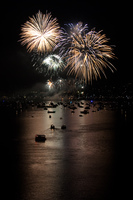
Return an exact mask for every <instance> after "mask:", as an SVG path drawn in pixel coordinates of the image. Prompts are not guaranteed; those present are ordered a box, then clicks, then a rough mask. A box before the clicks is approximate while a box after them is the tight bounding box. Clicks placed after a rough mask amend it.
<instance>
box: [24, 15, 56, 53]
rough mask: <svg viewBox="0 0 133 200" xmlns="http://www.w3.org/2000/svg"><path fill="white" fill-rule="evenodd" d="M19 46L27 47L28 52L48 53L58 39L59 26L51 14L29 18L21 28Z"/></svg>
mask: <svg viewBox="0 0 133 200" xmlns="http://www.w3.org/2000/svg"><path fill="white" fill-rule="evenodd" d="M21 31H22V32H21V34H20V35H21V44H22V45H27V50H28V51H29V52H31V51H33V50H36V51H38V52H50V51H52V49H53V47H54V46H55V45H56V44H57V42H58V41H59V38H60V26H59V24H58V22H57V19H56V18H52V15H51V13H48V14H47V13H46V14H42V13H41V12H40V11H39V12H38V13H37V14H36V16H33V17H30V18H29V21H27V22H26V23H25V24H24V25H23V26H22V28H21Z"/></svg>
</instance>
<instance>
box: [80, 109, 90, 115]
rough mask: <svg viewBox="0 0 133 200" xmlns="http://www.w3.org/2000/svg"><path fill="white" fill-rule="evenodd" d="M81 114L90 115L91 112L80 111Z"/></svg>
mask: <svg viewBox="0 0 133 200" xmlns="http://www.w3.org/2000/svg"><path fill="white" fill-rule="evenodd" d="M80 113H82V114H88V113H89V112H88V110H83V111H80Z"/></svg>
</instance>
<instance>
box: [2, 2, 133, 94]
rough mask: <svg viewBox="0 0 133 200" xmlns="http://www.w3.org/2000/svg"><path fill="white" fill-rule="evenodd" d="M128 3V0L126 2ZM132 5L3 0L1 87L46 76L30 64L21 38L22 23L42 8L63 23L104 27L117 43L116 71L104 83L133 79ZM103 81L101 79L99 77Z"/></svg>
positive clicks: (22, 84) (26, 84) (29, 83)
mask: <svg viewBox="0 0 133 200" xmlns="http://www.w3.org/2000/svg"><path fill="white" fill-rule="evenodd" d="M126 3H127V2H126ZM129 8H130V5H129V4H123V2H121V4H120V2H119V5H118V4H117V2H116V1H114V0H113V1H104V2H103V1H97V0H95V1H89V0H88V1H83V0H82V1H62V2H61V1H50V0H49V1H48V0H47V1H45V0H43V1H42V0H36V1H34V0H32V1H28V0H27V1H25V0H23V1H4V2H2V3H1V12H0V13H1V33H0V34H1V64H0V68H1V70H0V90H1V91H4V90H15V89H18V88H23V87H31V86H32V85H34V84H35V83H37V82H39V81H41V80H43V78H42V76H40V75H39V74H37V72H35V70H34V69H33V67H32V65H31V58H30V55H29V53H27V51H26V47H22V46H21V44H20V42H19V39H20V36H19V34H20V32H21V25H23V24H24V23H25V22H26V21H27V20H28V19H29V16H32V15H35V14H36V13H37V12H38V11H39V10H40V11H41V12H42V13H46V11H48V12H51V14H52V17H56V18H57V19H58V22H59V24H60V26H61V27H64V24H67V23H73V24H75V23H77V22H79V21H82V22H83V24H85V23H87V24H88V27H89V29H92V28H94V27H95V29H96V31H100V30H103V33H105V34H106V36H107V38H110V44H112V45H115V46H116V47H115V49H114V53H115V54H116V56H117V58H118V59H116V60H114V61H113V64H114V65H115V67H116V68H117V71H116V72H115V73H114V74H112V73H111V72H110V73H109V76H108V79H107V80H106V79H104V81H105V83H106V82H108V81H110V80H111V81H112V82H119V81H120V82H123V81H132V74H131V73H132V72H131V70H132V68H131V65H132V64H131V59H132V56H131V53H130V52H131V38H132V35H131V34H132V33H131V31H130V29H131V23H130V21H131V18H130V9H129ZM98 81H99V83H100V81H101V80H100V79H99V80H98Z"/></svg>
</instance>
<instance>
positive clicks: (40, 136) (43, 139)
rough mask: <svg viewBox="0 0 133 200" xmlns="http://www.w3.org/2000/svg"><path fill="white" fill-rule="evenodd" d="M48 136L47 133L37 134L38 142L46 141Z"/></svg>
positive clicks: (36, 139)
mask: <svg viewBox="0 0 133 200" xmlns="http://www.w3.org/2000/svg"><path fill="white" fill-rule="evenodd" d="M45 140H46V136H45V135H35V141H36V142H45Z"/></svg>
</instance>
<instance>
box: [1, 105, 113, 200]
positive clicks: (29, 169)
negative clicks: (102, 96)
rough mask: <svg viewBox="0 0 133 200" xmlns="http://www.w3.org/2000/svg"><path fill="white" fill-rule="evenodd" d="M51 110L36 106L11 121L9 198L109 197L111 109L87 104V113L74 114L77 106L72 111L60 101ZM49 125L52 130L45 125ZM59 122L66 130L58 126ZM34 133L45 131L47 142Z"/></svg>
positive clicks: (76, 112)
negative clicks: (81, 114)
mask: <svg viewBox="0 0 133 200" xmlns="http://www.w3.org/2000/svg"><path fill="white" fill-rule="evenodd" d="M52 109H53V110H55V111H56V113H50V114H48V113H47V110H44V109H42V108H39V109H38V108H36V107H35V108H33V109H29V110H27V111H24V112H22V113H21V114H20V115H19V116H17V117H16V118H15V119H14V120H13V121H12V123H13V124H12V127H13V131H14V134H13V136H10V137H11V138H10V140H9V144H8V147H9V148H10V150H9V151H8V152H7V155H8V157H10V163H8V167H9V171H8V175H9V176H8V179H9V178H10V180H9V181H8V186H11V185H14V187H13V189H12V195H13V198H14V199H19V200H21V199H25V200H30V199H32V200H34V199H39V200H42V199H45V200H47V199H48V200H53V199H57V200H65V199H67V200H68V199H77V200H78V199H102V200H103V199H112V196H113V194H114V191H115V186H114V182H115V165H116V163H115V159H116V154H117V148H116V134H117V133H116V123H117V118H116V114H115V112H114V111H111V110H101V111H96V112H92V110H94V109H95V110H96V108H91V109H90V110H89V114H86V115H83V117H79V115H80V111H81V110H83V109H82V108H77V109H76V110H75V113H71V110H70V109H69V108H64V107H63V105H59V106H58V107H56V108H52ZM52 109H49V110H52ZM49 115H51V118H49ZM51 124H54V125H55V127H56V129H55V130H51V129H50V125H51ZM63 124H65V125H66V129H65V130H62V129H61V126H62V125H63ZM14 126H15V127H16V128H14ZM10 128H11V127H10ZM36 134H45V135H46V137H47V140H46V142H45V143H37V142H35V140H34V137H35V135H36ZM5 145H6V144H4V147H5ZM9 152H10V153H9ZM10 174H11V175H10Z"/></svg>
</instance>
